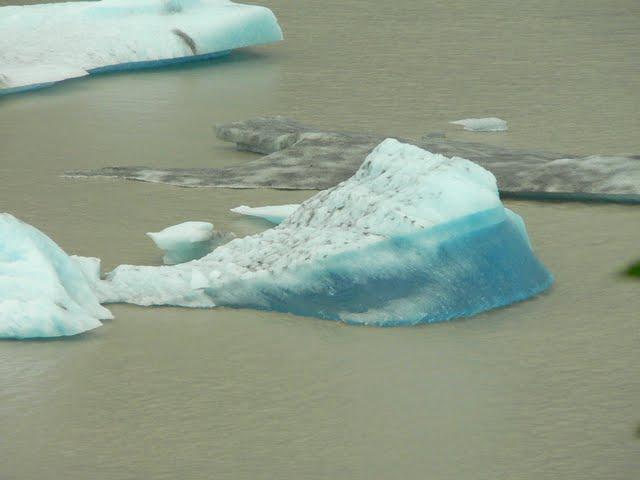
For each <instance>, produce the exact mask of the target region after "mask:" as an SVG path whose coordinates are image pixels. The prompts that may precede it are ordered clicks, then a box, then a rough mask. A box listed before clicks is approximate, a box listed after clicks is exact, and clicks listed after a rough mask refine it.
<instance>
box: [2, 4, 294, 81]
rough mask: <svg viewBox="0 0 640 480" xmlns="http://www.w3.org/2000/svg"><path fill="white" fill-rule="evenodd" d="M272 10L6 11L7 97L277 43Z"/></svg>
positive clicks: (102, 7)
mask: <svg viewBox="0 0 640 480" xmlns="http://www.w3.org/2000/svg"><path fill="white" fill-rule="evenodd" d="M279 40H282V30H281V29H280V26H279V25H278V21H277V20H276V17H275V16H274V15H273V13H272V12H271V10H269V9H268V8H264V7H260V6H255V5H242V4H236V3H233V2H231V1H229V0H102V1H100V2H67V3H56V4H40V5H28V6H10V7H2V8H0V94H2V93H15V92H19V91H24V90H30V89H34V88H41V87H46V86H49V85H52V84H54V83H57V82H60V81H62V80H66V79H70V78H77V77H82V76H85V75H88V74H93V73H101V72H109V71H118V70H131V69H138V68H146V67H156V66H161V65H166V64H171V63H181V62H187V61H193V60H202V59H206V58H213V57H217V56H221V55H224V54H227V53H229V52H230V51H231V50H234V49H237V48H241V47H247V46H251V45H260V44H265V43H271V42H277V41H279Z"/></svg>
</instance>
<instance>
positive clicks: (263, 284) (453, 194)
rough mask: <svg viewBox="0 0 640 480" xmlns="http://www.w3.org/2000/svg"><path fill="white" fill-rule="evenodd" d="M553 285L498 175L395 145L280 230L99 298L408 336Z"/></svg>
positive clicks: (123, 284) (107, 283) (113, 278)
mask: <svg viewBox="0 0 640 480" xmlns="http://www.w3.org/2000/svg"><path fill="white" fill-rule="evenodd" d="M552 282H553V277H552V275H551V274H550V273H549V272H548V271H547V269H546V268H545V267H544V265H543V264H542V263H541V262H540V261H539V260H538V259H537V258H536V257H535V255H534V253H533V251H532V249H531V245H530V243H529V239H528V236H527V232H526V228H525V226H524V222H523V221H522V219H521V218H520V217H519V216H517V215H516V214H515V213H513V212H511V211H509V210H507V209H505V208H504V207H503V205H502V203H501V201H500V198H499V195H498V189H497V185H496V180H495V177H494V176H493V175H492V174H491V173H490V172H488V171H487V170H485V169H483V168H482V167H480V166H479V165H476V164H474V163H472V162H470V161H468V160H465V159H462V158H456V157H453V158H448V157H445V156H443V155H439V154H433V153H430V152H428V151H425V150H422V149H420V148H418V147H416V146H412V145H408V144H404V143H402V142H399V141H397V140H394V139H387V140H385V141H383V142H382V143H381V144H380V145H379V146H377V147H376V148H375V149H374V150H373V152H371V153H370V154H369V155H368V157H367V158H366V160H365V161H364V163H362V165H361V166H360V168H359V169H358V171H357V172H356V173H355V175H353V176H352V177H351V178H349V179H347V180H346V181H344V182H342V183H340V184H339V185H337V186H335V187H332V188H330V189H328V190H324V191H321V192H319V193H317V194H316V195H315V196H313V197H312V198H310V199H309V200H307V201H305V202H304V203H302V204H301V205H300V206H299V208H297V209H295V211H293V212H292V213H291V214H290V215H289V216H288V217H287V218H286V219H284V220H283V221H282V223H280V224H279V225H278V226H276V227H274V228H271V229H268V230H266V231H264V232H262V233H260V234H257V235H252V236H248V237H244V238H240V239H235V240H232V241H231V242H229V243H227V244H226V245H223V246H221V247H218V248H217V249H215V250H214V251H213V252H212V253H210V254H209V255H207V256H205V257H203V258H201V259H199V260H194V261H191V262H188V263H184V264H180V265H175V266H162V267H150V266H133V265H121V266H119V267H117V268H116V269H115V270H114V271H112V272H111V273H109V274H108V275H107V277H106V279H105V280H103V281H100V282H99V285H98V286H97V290H98V294H99V298H100V300H101V301H102V302H105V303H118V302H126V303H134V304H138V305H176V306H187V307H215V306H227V307H239V308H244V307H249V308H256V309H265V310H274V311H280V312H289V313H293V314H298V315H303V316H312V317H319V318H323V319H330V320H338V321H343V322H346V323H352V324H360V325H375V326H397V325H414V324H418V323H430V322H440V321H445V320H450V319H454V318H458V317H465V316H470V315H474V314H477V313H480V312H483V311H486V310H489V309H492V308H497V307H501V306H504V305H508V304H511V303H514V302H517V301H521V300H524V299H526V298H529V297H531V296H534V295H536V294H538V293H540V292H542V291H544V290H545V289H547V288H548V287H549V286H550V285H551V284H552Z"/></svg>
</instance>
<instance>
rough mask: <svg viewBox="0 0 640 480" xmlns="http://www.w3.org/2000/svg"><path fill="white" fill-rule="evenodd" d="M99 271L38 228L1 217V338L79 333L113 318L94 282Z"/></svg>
mask: <svg viewBox="0 0 640 480" xmlns="http://www.w3.org/2000/svg"><path fill="white" fill-rule="evenodd" d="M96 267H97V270H96ZM99 269H100V266H99V261H97V259H86V258H83V257H75V259H72V258H70V257H69V256H68V255H67V254H66V253H64V252H63V251H62V249H60V247H58V245H56V244H55V243H54V242H53V241H52V240H51V239H50V238H49V237H47V236H46V235H44V234H43V233H42V232H40V231H39V230H37V229H36V228H34V227H32V226H31V225H27V224H26V223H24V222H21V221H20V220H18V219H16V218H15V217H13V216H12V215H9V214H7V213H2V214H0V338H35V337H59V336H64V335H75V334H77V333H82V332H85V331H87V330H91V329H93V328H96V327H99V326H100V325H102V323H101V322H100V320H104V319H108V318H113V317H112V316H111V313H110V312H109V311H108V310H107V309H106V308H104V307H102V306H101V305H100V304H99V303H98V299H97V298H96V294H95V293H94V291H93V289H92V282H91V281H90V280H88V278H92V279H96V280H97V278H96V277H98V276H99ZM96 271H97V272H98V273H96Z"/></svg>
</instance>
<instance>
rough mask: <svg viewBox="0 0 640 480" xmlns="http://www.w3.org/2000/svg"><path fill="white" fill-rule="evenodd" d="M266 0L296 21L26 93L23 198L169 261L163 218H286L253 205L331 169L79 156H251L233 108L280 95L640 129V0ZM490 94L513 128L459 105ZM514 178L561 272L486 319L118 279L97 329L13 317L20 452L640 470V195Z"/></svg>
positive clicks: (323, 466) (3, 140)
mask: <svg viewBox="0 0 640 480" xmlns="http://www.w3.org/2000/svg"><path fill="white" fill-rule="evenodd" d="M0 3H1V4H8V3H13V2H6V1H3V2H0ZM31 3H33V2H31ZM256 3H257V2H256ZM261 3H262V4H264V5H266V6H268V7H270V8H272V9H273V10H274V12H275V13H276V15H277V16H278V18H279V19H280V23H281V25H282V26H283V30H284V32H285V36H286V38H287V40H286V41H285V42H284V43H282V44H280V45H274V46H270V47H264V48H255V49H249V50H246V51H242V52H237V53H235V54H232V55H231V56H229V57H228V58H225V59H221V60H217V61H210V62H207V63H205V64H197V65H195V64H194V65H187V66H181V67H170V68H168V69H165V70H158V71H146V72H134V73H126V74H105V75H101V76H98V77H96V78H91V79H79V80H77V81H71V82H69V83H66V84H64V85H60V86H56V87H54V88H51V89H47V90H42V91H40V92H34V93H32V94H28V95H18V96H14V97H6V98H0V177H1V178H2V179H3V185H2V188H0V206H1V207H2V208H0V210H2V211H8V212H11V213H13V214H14V215H16V216H17V217H19V218H21V219H23V220H25V221H27V222H29V223H31V224H33V225H34V226H36V227H38V228H40V229H41V230H43V231H44V232H46V233H47V234H48V235H50V236H51V237H52V238H53V239H54V240H56V241H57V242H58V243H59V244H60V246H61V247H63V248H64V249H65V250H66V251H68V252H70V253H76V254H80V255H95V256H99V257H101V258H102V259H103V262H104V267H105V268H107V269H110V268H113V267H114V266H115V265H117V264H119V263H137V264H160V263H161V257H162V253H161V252H160V251H159V250H157V249H156V248H155V246H154V245H153V243H152V242H151V241H150V239H149V238H148V237H146V235H145V232H148V231H158V230H160V229H162V228H164V227H166V226H169V225H174V224H176V223H180V222H182V221H185V220H203V221H211V222H213V223H214V224H215V225H216V227H217V228H220V229H227V230H232V231H234V232H235V233H236V234H238V235H245V234H248V233H252V232H257V231H260V230H261V229H263V228H267V226H268V224H267V223H266V222H260V221H258V220H255V219H250V218H246V217H242V216H240V215H235V214H233V213H230V212H229V211H228V209H229V208H232V207H235V206H238V205H252V206H255V205H275V204H278V203H297V202H299V201H302V200H304V199H305V198H307V197H308V196H309V195H311V192H290V191H273V190H224V189H181V188H176V187H169V186H164V185H151V184H143V183H133V182H121V181H110V180H99V179H82V180H79V179H78V180H72V179H64V178H61V177H59V174H60V173H62V172H63V171H64V170H69V169H80V168H82V169H86V168H98V167H105V166H112V165H128V164H137V165H149V166H153V167H163V166H166V167H169V166H194V167H198V166H221V165H227V164H230V163H233V162H242V161H245V160H246V159H250V158H254V157H253V155H252V154H249V153H243V152H236V151H235V150H233V147H232V146H231V145H227V144H224V143H222V142H219V141H217V140H216V139H215V138H214V135H213V130H212V125H213V124H214V123H218V122H220V123H222V122H228V121H232V120H240V119H245V118H249V117H252V116H256V115H260V114H273V113H279V114H285V115H288V116H292V117H295V118H297V119H299V120H301V121H304V122H307V123H312V124H317V125H319V126H321V127H325V128H332V129H348V130H356V131H374V132H375V131H381V132H391V131H393V132H397V134H398V135H402V136H404V137H411V136H416V137H417V136H420V135H422V134H424V133H427V132H433V131H444V132H446V133H447V135H449V136H450V137H452V138H459V139H465V140H476V139H477V140H480V141H486V142H492V143H497V144H504V145H509V146H514V147H519V148H526V149H533V150H535V149H545V150H553V151H561V152H565V151H566V152H569V153H579V154H597V153H603V154H605V153H606V154H615V153H636V154H637V153H640V117H638V115H637V105H638V103H639V101H640V84H639V83H638V81H637V77H638V74H639V73H640V66H639V65H640V64H639V63H638V61H637V59H638V58H640V5H639V4H638V3H637V2H636V1H634V0H610V1H607V2H602V1H599V0H582V1H577V0H565V1H560V0H531V1H529V2H525V3H521V2H511V1H508V0H490V1H487V2H473V1H469V0H464V1H462V2H441V1H436V0H425V1H412V0H398V1H396V2H393V3H392V4H390V3H389V2H374V1H370V2H364V1H357V0H350V1H346V0H342V1H337V0H326V1H323V2H314V1H311V0H304V1H301V0H298V1H293V0H272V1H271V0H269V1H265V2H261ZM376 6H379V8H375V7H376ZM16 41H19V39H17V40H16ZM485 116H486V117H488V116H498V117H500V118H504V119H505V120H507V121H508V122H509V131H508V132H506V133H495V134H491V133H487V134H480V133H473V132H464V131H462V130H461V128H460V127H455V126H454V125H449V124H448V122H449V121H451V120H456V119H459V118H469V117H485ZM506 204H507V206H508V207H509V208H511V209H513V210H514V211H516V212H517V213H518V214H520V215H522V216H523V217H524V219H525V221H526V222H527V227H528V231H529V234H530V236H531V239H532V242H533V245H534V248H535V250H536V253H537V254H538V256H539V257H540V259H541V260H542V261H543V262H544V264H545V265H546V266H547V267H548V268H549V269H550V270H551V271H552V272H553V273H554V275H555V277H556V284H555V285H554V287H553V288H552V289H551V290H550V291H549V292H548V293H546V294H543V295H542V296H541V297H539V298H537V299H535V300H532V301H527V302H524V303H521V304H517V305H514V306H512V307H508V308H505V309H501V310H496V311H493V312H489V313H486V314H482V315H479V316H477V317H474V318H471V319H467V320H462V321H455V322H450V323H446V324H438V325H427V326H420V327H415V328H398V329H375V328H363V327H353V326H345V325H341V324H338V323H334V322H323V321H320V320H315V319H309V318H302V317H296V316H292V315H285V314H279V313H268V312H259V311H253V310H232V309H216V310H186V309H177V308H138V307H132V306H125V305H122V306H120V305H117V306H113V307H111V309H112V311H113V313H114V314H115V316H116V319H115V320H113V321H108V322H107V323H106V325H105V326H104V327H102V328H100V329H98V330H96V331H94V332H93V333H90V334H88V335H84V336H80V337H76V338H73V339H69V340H58V341H32V342H16V341H3V342H0V381H1V384H0V478H2V479H3V480H4V479H5V478H6V479H9V480H14V479H15V480H22V479H31V478H38V479H40V480H43V479H45V480H48V479H58V478H65V479H69V480H84V479H86V478H92V479H100V480H102V479H105V480H106V479H108V480H125V479H127V480H128V479H139V478H153V479H171V480H173V479H176V478H185V479H210V478H216V479H251V480H254V479H262V478H264V479H272V478H278V479H302V478H304V479H313V478H318V479H320V478H349V479H373V478H375V479H378V478H379V479H387V478H403V479H423V478H444V479H449V478H452V479H453V478H455V479H469V480H471V479H473V480H477V479H487V480H489V479H491V480H494V479H498V478H510V479H517V480H521V479H527V480H528V479H531V480H540V479H557V478H567V479H572V478H580V479H594V480H596V479H597V480H600V479H603V478H606V479H613V480H616V479H620V480H623V479H624V480H627V479H632V478H635V476H636V474H637V473H636V472H638V471H640V440H638V439H636V438H635V436H634V432H635V430H636V429H637V427H638V424H639V423H640V403H639V399H640V376H639V375H638V373H637V364H638V362H639V361H640V353H639V350H638V340H639V336H638V331H639V330H638V318H639V313H638V312H640V295H639V292H640V290H639V289H640V285H639V284H638V282H634V281H632V280H627V279H625V278H623V277H621V276H619V275H618V273H619V271H621V270H622V269H623V268H624V267H625V265H627V264H628V263H630V262H631V261H632V260H634V259H636V258H637V257H640V242H639V241H638V239H639V237H640V210H638V209H637V208H635V207H631V206H619V205H618V206H614V205H584V204H578V203H564V204H560V203H535V202H523V201H519V202H514V201H508V202H506Z"/></svg>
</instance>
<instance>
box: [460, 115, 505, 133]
mask: <svg viewBox="0 0 640 480" xmlns="http://www.w3.org/2000/svg"><path fill="white" fill-rule="evenodd" d="M449 123H452V124H453V125H462V126H463V127H464V129H465V130H469V131H472V132H504V131H506V130H507V122H506V121H504V120H502V119H501V118H496V117H488V118H465V119H464V120H456V121H454V122H449Z"/></svg>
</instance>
